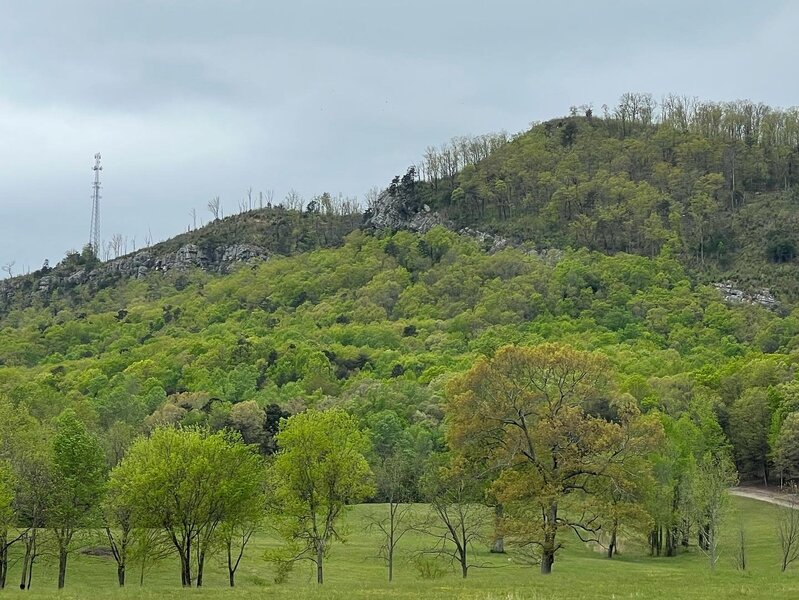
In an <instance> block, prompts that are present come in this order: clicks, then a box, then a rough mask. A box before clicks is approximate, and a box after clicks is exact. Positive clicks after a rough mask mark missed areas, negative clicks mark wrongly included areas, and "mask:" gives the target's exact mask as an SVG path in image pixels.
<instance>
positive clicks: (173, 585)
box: [0, 498, 799, 600]
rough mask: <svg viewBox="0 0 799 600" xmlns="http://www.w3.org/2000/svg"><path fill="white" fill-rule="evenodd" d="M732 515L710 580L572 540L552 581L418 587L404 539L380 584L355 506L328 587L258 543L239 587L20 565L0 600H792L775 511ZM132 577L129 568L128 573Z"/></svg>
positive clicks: (765, 507) (487, 559)
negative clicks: (284, 570)
mask: <svg viewBox="0 0 799 600" xmlns="http://www.w3.org/2000/svg"><path fill="white" fill-rule="evenodd" d="M732 506H733V509H734V512H733V513H732V514H731V515H730V517H729V519H728V520H727V524H726V527H725V532H724V533H725V535H724V538H725V539H724V540H723V541H722V548H721V558H720V561H719V565H718V568H717V572H716V573H715V574H714V575H711V574H710V573H709V569H708V564H707V559H706V558H705V557H704V555H702V554H700V553H699V552H698V551H696V550H695V549H694V550H691V551H690V552H687V553H685V554H681V555H680V556H678V557H676V558H650V557H648V556H647V555H646V552H645V550H644V549H643V548H641V547H634V546H632V545H630V544H628V546H627V547H626V548H625V550H624V553H623V554H622V555H621V556H619V557H618V558H614V559H613V560H608V559H607V558H605V557H604V556H603V555H602V554H601V553H599V552H597V551H595V550H592V549H590V548H588V547H587V546H586V545H584V544H582V543H580V542H579V541H576V540H575V541H574V542H571V543H570V544H569V545H568V547H567V548H566V549H565V550H564V551H563V552H562V553H561V554H560V555H559V556H558V558H557V560H556V562H555V567H554V573H553V574H552V575H551V576H549V577H542V576H541V575H540V574H539V573H538V572H537V569H536V568H535V567H530V566H524V565H521V564H518V563H515V562H514V561H512V560H511V559H510V558H509V556H508V555H505V556H502V555H491V554H489V553H488V552H487V551H481V552H479V553H478V556H477V557H476V560H477V561H478V562H481V563H484V564H486V565H487V566H486V567H485V568H474V569H472V570H471V571H470V573H469V577H468V579H466V580H462V579H461V577H460V575H459V574H457V573H456V572H455V571H454V570H452V571H451V572H450V571H447V574H446V575H444V576H443V577H441V578H440V579H436V580H432V581H431V580H423V579H421V578H420V577H419V575H418V574H417V571H416V569H415V568H414V566H413V565H412V564H409V563H408V561H407V550H408V549H409V548H412V547H418V545H419V544H421V543H423V540H422V538H420V537H412V538H411V537H409V538H407V539H403V542H404V548H405V550H406V553H403V552H402V547H401V548H400V557H399V559H398V561H399V562H398V564H397V565H396V567H395V581H394V583H392V584H390V585H389V584H388V583H387V582H386V571H385V567H384V566H383V564H382V563H381V561H380V560H379V559H377V558H376V553H377V547H378V546H379V541H378V538H377V536H376V534H372V533H369V532H367V531H366V530H365V523H366V519H365V515H366V513H367V511H374V510H379V508H380V507H376V506H359V507H356V508H355V509H354V510H353V512H352V513H350V514H349V516H348V523H349V525H348V528H349V535H348V541H347V543H346V544H345V545H337V546H336V547H335V548H334V549H333V553H332V555H331V557H330V560H329V561H328V563H327V565H326V572H325V575H326V583H325V584H324V586H321V587H320V586H317V585H316V583H315V578H314V577H315V575H314V571H313V568H312V565H310V564H307V565H305V564H303V565H299V566H298V568H297V569H296V570H295V572H294V573H293V574H292V576H291V577H290V579H289V581H288V582H287V583H285V584H281V585H277V584H275V583H274V582H273V578H274V567H273V566H272V565H270V564H268V563H265V562H264V561H263V560H262V558H261V557H262V554H263V550H264V549H265V548H266V547H268V546H269V545H270V544H273V543H274V542H273V541H271V540H269V539H267V538H266V537H261V538H259V539H257V540H255V543H254V545H253V546H252V548H251V549H250V552H249V553H248V556H246V557H245V559H244V562H243V564H242V566H241V567H240V569H239V574H238V579H237V587H236V588H235V590H231V589H230V588H228V587H227V572H226V570H225V568H224V567H223V565H222V564H221V561H220V560H218V559H217V560H214V561H213V562H212V564H211V567H212V568H211V569H210V570H209V571H208V572H207V573H206V587H205V588H204V589H202V590H182V589H181V588H180V579H179V572H178V565H177V561H176V560H172V559H170V560H168V561H165V562H164V563H163V564H161V565H160V566H159V567H157V568H156V569H154V570H153V571H152V572H150V573H148V574H147V576H146V578H145V582H144V586H143V587H139V585H138V575H137V573H135V572H131V573H130V574H129V577H130V582H129V586H128V587H127V588H126V589H124V590H119V589H118V588H117V587H116V567H115V563H114V562H113V559H110V558H98V557H89V556H78V557H76V558H74V559H73V561H72V562H71V564H70V568H69V571H68V573H67V586H66V589H65V590H64V591H63V592H61V593H57V592H56V589H55V587H56V585H55V583H56V572H55V568H54V565H52V564H45V563H44V562H43V563H40V564H39V565H37V568H36V571H35V574H34V581H33V586H32V590H30V591H28V592H24V594H25V595H23V592H21V591H20V590H18V589H17V588H16V585H17V583H18V579H19V573H18V569H19V566H14V567H12V569H11V572H10V573H9V588H8V589H7V590H5V591H4V592H0V596H2V595H4V596H20V597H26V596H27V597H30V598H60V599H67V598H161V597H164V596H167V595H168V596H169V597H170V598H182V597H204V598H231V597H233V596H235V597H237V598H291V599H292V600H300V599H303V598H320V599H321V598H333V599H335V598H341V599H345V598H346V599H354V598H496V599H503V600H515V599H522V598H525V599H526V598H535V599H538V598H541V599H544V598H646V599H649V598H669V599H670V600H674V599H677V598H680V599H682V598H740V597H748V598H795V597H796V596H797V594H799V563H797V564H796V565H795V567H794V568H793V569H791V568H789V570H788V572H787V573H780V570H779V561H780V551H779V546H778V542H777V537H776V520H777V516H778V511H779V509H778V508H777V507H774V506H772V505H769V504H766V503H763V502H760V501H757V500H749V499H744V498H732ZM741 521H743V523H744V527H745V531H746V537H747V542H748V554H749V556H748V562H749V567H748V569H747V572H745V573H742V572H739V571H736V570H735V567H734V564H733V553H734V541H733V538H734V536H737V531H738V525H739V523H740V522H741ZM131 571H135V567H133V568H131Z"/></svg>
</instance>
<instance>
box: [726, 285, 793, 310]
mask: <svg viewBox="0 0 799 600" xmlns="http://www.w3.org/2000/svg"><path fill="white" fill-rule="evenodd" d="M713 287H714V288H716V289H717V290H718V291H719V293H721V295H722V297H723V298H724V301H725V302H727V303H729V304H759V305H760V306H764V307H765V308H768V309H771V310H773V309H775V308H777V307H778V306H779V305H780V303H779V302H778V301H777V299H776V298H775V297H774V294H772V293H771V290H769V289H767V288H763V289H760V290H757V291H754V292H748V291H746V290H742V289H739V288H738V287H736V284H735V282H733V281H722V282H720V283H714V284H713Z"/></svg>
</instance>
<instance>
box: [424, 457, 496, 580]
mask: <svg viewBox="0 0 799 600" xmlns="http://www.w3.org/2000/svg"><path fill="white" fill-rule="evenodd" d="M473 467H474V465H473V464H470V461H469V460H466V459H464V458H463V457H460V456H454V457H447V456H445V455H434V456H432V457H431V458H430V461H429V462H428V464H427V465H426V468H425V475H424V477H423V478H422V491H423V495H424V498H425V500H427V501H428V502H429V504H430V515H429V516H428V517H427V518H425V519H423V520H422V521H420V522H419V523H418V524H416V525H415V526H414V528H415V529H416V530H417V531H419V532H421V533H424V534H425V535H427V536H430V537H432V538H433V539H434V540H435V542H434V546H433V548H432V549H431V550H428V551H423V553H426V554H434V555H437V556H440V557H444V558H447V559H449V560H450V562H452V563H456V564H457V565H458V566H459V567H460V571H461V576H462V577H463V578H464V579H465V578H466V577H467V575H468V574H469V568H470V567H471V566H474V563H473V562H472V561H473V555H474V545H475V544H477V543H478V542H483V541H485V532H486V531H487V530H488V529H489V527H490V526H491V522H492V520H493V514H492V513H493V511H491V510H489V508H488V507H486V506H485V505H484V504H483V503H482V502H481V499H482V498H483V496H484V495H485V483H484V481H483V479H482V478H481V477H479V476H478V475H477V474H476V473H475V472H474V468H473Z"/></svg>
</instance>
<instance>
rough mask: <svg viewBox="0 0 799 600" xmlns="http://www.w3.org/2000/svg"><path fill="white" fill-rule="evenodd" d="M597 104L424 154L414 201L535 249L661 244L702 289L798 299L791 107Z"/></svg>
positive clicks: (686, 101)
mask: <svg viewBox="0 0 799 600" xmlns="http://www.w3.org/2000/svg"><path fill="white" fill-rule="evenodd" d="M603 108H604V111H603V114H601V115H598V114H594V113H593V112H592V110H591V109H590V108H586V107H582V108H581V109H576V108H575V109H572V114H571V115H570V116H568V117H563V118H559V119H554V120H551V121H547V122H545V123H541V124H539V125H535V126H534V127H533V128H532V129H531V130H530V131H528V132H525V133H522V134H520V135H517V136H515V137H513V138H512V139H510V140H507V136H505V135H498V136H482V137H478V138H474V139H470V138H458V139H455V140H453V142H452V143H451V144H448V145H446V146H444V147H442V148H440V149H435V148H430V149H428V151H427V153H426V154H425V158H424V160H423V161H422V163H421V164H420V165H419V166H418V167H417V170H418V172H419V173H420V174H421V175H422V177H423V179H424V180H425V181H426V182H427V185H424V186H422V187H421V188H420V189H419V190H418V195H419V197H420V202H424V203H427V204H428V205H429V206H431V207H433V208H436V209H439V210H441V211H443V212H444V213H445V214H446V216H447V217H448V218H450V219H452V220H453V221H454V222H455V223H456V224H457V225H459V226H469V227H475V228H477V229H482V230H486V231H492V232H496V233H499V234H501V235H504V236H507V237H510V238H512V239H515V240H525V241H529V242H532V243H533V244H535V245H536V246H537V247H539V248H546V247H556V248H563V247H566V246H571V247H573V248H577V247H585V248H589V249H593V250H598V251H601V252H610V253H614V252H634V253H637V254H642V255H644V256H656V255H657V254H658V253H659V252H660V251H661V250H662V249H664V248H668V249H669V251H670V252H671V253H672V254H673V255H675V256H678V257H680V258H681V260H683V261H684V263H685V264H686V265H687V266H689V267H690V268H691V270H692V272H693V273H695V274H696V275H698V276H699V277H701V278H702V279H703V280H705V281H711V280H714V279H716V280H718V279H719V278H731V279H734V280H737V281H738V282H740V283H741V284H743V285H744V286H755V287H756V286H767V287H773V288H775V289H776V290H777V291H778V292H780V293H782V294H783V295H787V296H789V297H791V298H795V297H796V295H797V293H799V288H797V286H796V281H797V275H798V274H799V272H797V269H796V265H795V262H794V261H795V257H796V253H797V250H796V249H797V239H796V235H797V234H796V231H797V225H799V223H797V216H796V207H797V205H798V204H799V200H797V196H796V191H795V186H796V183H797V181H799V112H798V111H797V110H796V109H790V110H780V109H773V108H771V107H768V106H765V105H762V104H755V103H752V102H748V101H739V102H728V103H703V102H699V101H697V100H695V99H690V98H682V97H675V96H673V97H668V98H665V99H664V100H663V101H662V102H661V103H659V104H658V103H656V102H655V101H654V100H653V99H652V97H651V96H650V95H647V94H625V95H624V96H623V97H622V99H621V101H620V102H619V105H618V106H616V107H614V108H610V109H608V108H607V107H603ZM506 140H507V141H506Z"/></svg>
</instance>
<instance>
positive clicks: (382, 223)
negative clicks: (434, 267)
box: [366, 190, 453, 233]
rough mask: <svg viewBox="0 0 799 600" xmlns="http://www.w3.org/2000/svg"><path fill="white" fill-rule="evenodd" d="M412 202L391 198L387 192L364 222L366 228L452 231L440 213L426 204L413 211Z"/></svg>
mask: <svg viewBox="0 0 799 600" xmlns="http://www.w3.org/2000/svg"><path fill="white" fill-rule="evenodd" d="M413 204H414V203H413V202H409V201H408V199H406V198H403V197H402V196H392V195H391V194H390V193H389V192H388V190H386V191H384V192H383V193H381V194H380V196H378V198H377V201H376V202H375V205H374V206H373V207H372V209H371V211H370V214H369V217H368V218H367V220H366V227H367V228H371V229H374V230H384V229H388V230H390V231H402V230H407V231H415V232H417V233H427V232H428V231H430V230H431V229H432V228H433V227H435V226H436V225H441V226H443V227H447V228H448V229H452V227H453V224H452V222H451V221H449V220H448V219H446V218H445V217H444V216H443V215H441V213H439V212H436V211H432V210H430V207H429V206H427V205H426V204H424V205H422V206H421V208H420V209H419V210H413V209H412V208H411V207H412V206H413Z"/></svg>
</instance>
